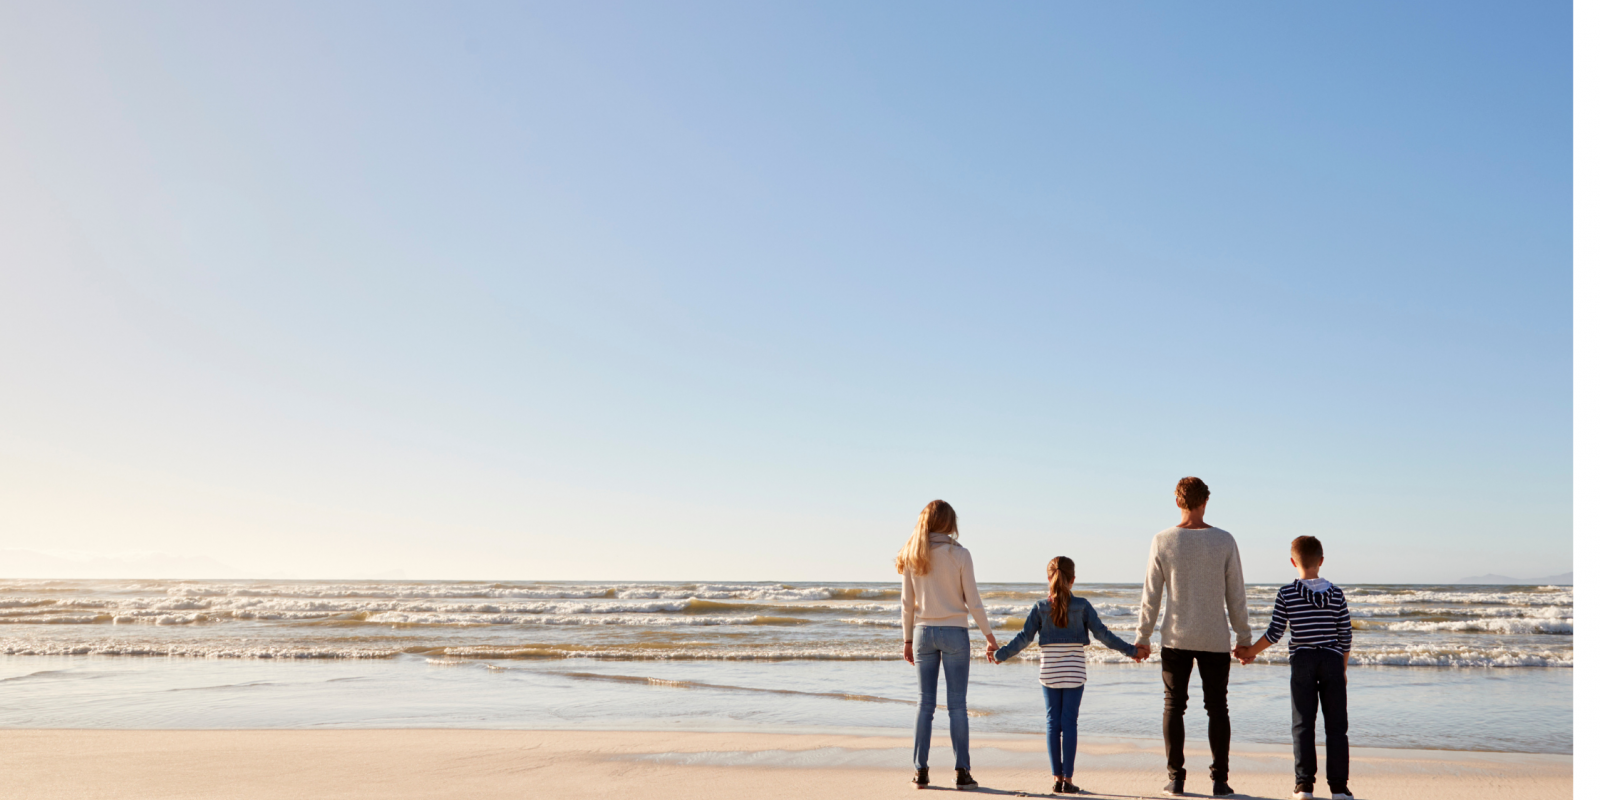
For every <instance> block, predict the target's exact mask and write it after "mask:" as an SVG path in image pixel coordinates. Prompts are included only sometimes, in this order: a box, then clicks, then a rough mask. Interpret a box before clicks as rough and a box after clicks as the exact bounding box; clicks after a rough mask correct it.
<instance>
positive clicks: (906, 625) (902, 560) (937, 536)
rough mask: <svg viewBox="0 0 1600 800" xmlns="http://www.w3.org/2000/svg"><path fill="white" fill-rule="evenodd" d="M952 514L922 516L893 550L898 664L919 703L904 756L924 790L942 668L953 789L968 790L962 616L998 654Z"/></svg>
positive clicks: (937, 508) (940, 509)
mask: <svg viewBox="0 0 1600 800" xmlns="http://www.w3.org/2000/svg"><path fill="white" fill-rule="evenodd" d="M960 535H961V533H960V532H959V531H957V530H956V510H955V509H953V508H951V507H950V504H949V503H946V502H945V501H943V500H935V501H933V502H931V503H929V504H928V505H927V506H926V507H925V508H923V509H922V515H921V516H919V517H917V527H916V530H914V531H912V533H911V538H910V539H908V540H906V545H905V547H902V548H900V555H899V556H896V557H895V560H894V568H895V570H896V571H897V572H899V573H900V575H901V576H902V577H901V581H900V625H901V628H902V630H903V633H904V634H905V651H904V652H905V659H906V661H908V662H910V663H912V664H915V665H916V667H917V680H918V682H919V683H920V684H921V688H922V699H921V701H920V702H919V703H918V704H917V734H916V739H915V740H913V744H912V749H911V763H912V766H913V767H914V768H915V769H916V773H915V774H914V775H912V777H911V783H912V785H914V786H916V787H917V788H918V789H926V788H928V748H929V747H930V746H931V744H932V741H933V711H934V708H935V707H936V705H937V703H938V697H937V695H938V692H939V667H940V665H941V664H942V665H943V666H944V681H945V692H946V695H947V696H946V698H945V707H946V708H948V709H949V711H950V745H951V747H953V748H954V749H955V751H956V788H957V789H973V788H976V787H977V785H978V782H977V781H975V780H973V779H972V773H971V772H970V770H971V769H972V760H971V759H970V758H969V757H968V755H967V671H968V670H969V669H971V667H972V644H971V640H970V639H969V638H968V636H967V615H968V614H971V615H972V619H973V620H974V621H976V622H977V623H978V630H981V631H983V636H984V638H985V639H988V640H989V649H988V650H987V651H986V653H985V654H986V655H987V654H988V653H993V652H994V651H995V648H997V647H999V645H998V644H996V643H995V640H994V632H993V631H990V630H989V617H988V616H987V615H985V614H984V613H983V598H981V597H979V596H978V579H977V578H976V577H975V576H974V575H973V573H972V554H971V553H969V552H967V548H965V547H962V546H961V545H960V544H957V543H956V538H957V537H959V536H960Z"/></svg>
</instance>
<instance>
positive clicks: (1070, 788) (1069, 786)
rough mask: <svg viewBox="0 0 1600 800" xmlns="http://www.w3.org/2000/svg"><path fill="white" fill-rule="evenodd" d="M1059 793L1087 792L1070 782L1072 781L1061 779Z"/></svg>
mask: <svg viewBox="0 0 1600 800" xmlns="http://www.w3.org/2000/svg"><path fill="white" fill-rule="evenodd" d="M1061 793H1062V794H1087V793H1086V792H1084V791H1083V790H1082V789H1080V788H1078V787H1077V786H1076V785H1074V784H1073V783H1072V781H1062V782H1061Z"/></svg>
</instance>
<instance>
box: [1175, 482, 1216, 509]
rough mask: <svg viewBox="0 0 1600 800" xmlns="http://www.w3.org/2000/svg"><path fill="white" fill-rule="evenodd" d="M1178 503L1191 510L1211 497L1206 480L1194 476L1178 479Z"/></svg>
mask: <svg viewBox="0 0 1600 800" xmlns="http://www.w3.org/2000/svg"><path fill="white" fill-rule="evenodd" d="M1177 494H1178V505H1180V506H1183V507H1184V508H1186V509H1189V510H1190V511H1193V510H1195V509H1197V508H1199V507H1201V506H1203V505H1205V504H1206V501H1207V500H1210V499H1211V489H1210V487H1208V486H1206V482H1205V481H1203V480H1200V479H1199V478H1195V477H1192V476H1191V477H1188V478H1184V479H1183V480H1181V481H1178V492H1177Z"/></svg>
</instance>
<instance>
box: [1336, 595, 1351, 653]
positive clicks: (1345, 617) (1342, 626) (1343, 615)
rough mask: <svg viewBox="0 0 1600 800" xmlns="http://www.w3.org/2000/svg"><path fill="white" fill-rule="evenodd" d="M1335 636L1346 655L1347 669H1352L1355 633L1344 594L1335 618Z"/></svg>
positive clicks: (1341, 596)
mask: <svg viewBox="0 0 1600 800" xmlns="http://www.w3.org/2000/svg"><path fill="white" fill-rule="evenodd" d="M1333 631H1334V636H1335V638H1336V639H1337V641H1338V642H1339V650H1340V652H1343V653H1344V666H1345V669H1349V668H1350V646H1351V644H1352V639H1353V636H1352V634H1353V633H1354V632H1353V631H1352V630H1351V625H1350V605H1349V604H1348V603H1346V602H1345V600H1344V592H1342V591H1341V592H1340V593H1339V616H1338V617H1335V618H1334V628H1333Z"/></svg>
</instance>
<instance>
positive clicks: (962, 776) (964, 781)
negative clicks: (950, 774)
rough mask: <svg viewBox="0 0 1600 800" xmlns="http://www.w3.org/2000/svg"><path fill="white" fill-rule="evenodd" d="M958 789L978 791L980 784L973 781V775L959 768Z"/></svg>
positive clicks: (957, 774)
mask: <svg viewBox="0 0 1600 800" xmlns="http://www.w3.org/2000/svg"><path fill="white" fill-rule="evenodd" d="M956 788H957V789H976V788H978V782H977V781H975V780H973V779H972V773H970V772H968V771H966V770H964V769H961V768H959V767H958V768H957V769H956Z"/></svg>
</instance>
